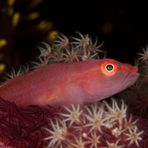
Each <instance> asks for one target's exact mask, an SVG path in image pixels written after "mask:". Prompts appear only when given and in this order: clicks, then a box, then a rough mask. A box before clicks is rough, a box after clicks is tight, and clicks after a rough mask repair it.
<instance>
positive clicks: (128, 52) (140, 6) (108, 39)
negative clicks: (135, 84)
mask: <svg viewBox="0 0 148 148" xmlns="http://www.w3.org/2000/svg"><path fill="white" fill-rule="evenodd" d="M5 2H6V1H1V2H0V4H1V5H0V8H4V7H6V3H5ZM29 2H31V0H16V3H15V4H14V10H15V11H16V12H21V16H23V15H24V16H25V15H26V14H27V13H30V12H31V11H38V12H39V13H40V14H41V15H40V18H39V19H40V20H44V19H45V20H48V21H51V22H53V24H54V25H53V27H52V28H51V31H52V30H56V31H58V32H60V33H63V34H65V35H67V36H75V35H76V32H77V31H79V32H80V33H82V34H90V36H92V38H93V39H94V40H95V38H96V37H97V38H98V39H99V41H100V42H101V41H104V45H103V49H104V50H106V51H107V57H109V58H115V59H117V60H120V61H121V62H128V63H134V59H135V58H136V57H137V53H139V52H141V48H145V47H146V45H147V42H148V23H147V18H148V10H147V4H146V1H142V0H87V1H83V0H43V1H42V2H41V3H40V4H39V5H38V6H36V7H35V8H33V9H32V10H28V7H29V6H28V5H29ZM1 10H2V9H1ZM1 18H2V15H0V19H1ZM8 19H9V18H8ZM0 21H1V22H0V23H1V24H4V25H0V28H1V29H0V37H3V34H4V36H6V37H7V38H9V40H11V44H8V45H9V46H7V48H6V49H4V50H1V51H0V52H1V53H3V51H4V53H7V54H4V56H3V57H7V58H3V59H2V60H1V61H3V62H4V63H6V65H7V67H12V66H13V67H15V66H16V65H17V66H20V65H24V64H26V63H27V62H28V61H32V60H34V59H35V57H36V56H37V54H38V49H37V46H38V44H39V43H40V42H41V41H46V39H45V36H46V32H44V33H37V32H36V31H34V32H33V31H31V30H34V25H33V24H35V23H37V21H39V20H37V21H34V22H33V23H30V22H29V23H28V22H27V21H20V22H19V23H18V26H17V28H15V30H11V29H10V28H6V26H7V25H5V23H3V21H4V20H2V19H1V20H0ZM8 26H9V25H8ZM26 28H27V29H26ZM9 29H10V31H9ZM6 32H7V33H6ZM10 32H12V33H10ZM12 57H13V58H12ZM17 66H16V67H17Z"/></svg>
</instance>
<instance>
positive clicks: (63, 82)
mask: <svg viewBox="0 0 148 148" xmlns="http://www.w3.org/2000/svg"><path fill="white" fill-rule="evenodd" d="M138 77H139V73H138V68H137V67H136V66H131V65H129V64H122V63H120V62H118V61H116V60H113V59H99V60H88V61H84V62H75V63H59V64H49V65H45V66H42V67H40V68H38V69H36V70H33V71H31V72H28V73H27V74H24V75H22V76H18V77H16V78H14V79H11V80H7V81H6V82H4V83H3V84H1V86H0V97H2V98H4V99H5V100H8V101H11V102H15V103H16V104H17V105H19V106H28V105H40V106H44V105H47V104H49V105H68V104H71V103H73V104H77V103H79V104H81V103H86V102H94V101H98V100H102V99H104V98H107V97H110V96H112V95H114V94H116V93H118V92H120V91H122V90H124V89H126V88H128V87H130V86H131V85H133V84H134V82H135V81H136V80H137V78H138Z"/></svg>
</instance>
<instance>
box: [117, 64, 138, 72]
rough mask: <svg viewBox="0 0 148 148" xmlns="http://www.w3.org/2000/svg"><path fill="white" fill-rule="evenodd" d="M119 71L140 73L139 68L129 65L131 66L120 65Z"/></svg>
mask: <svg viewBox="0 0 148 148" xmlns="http://www.w3.org/2000/svg"><path fill="white" fill-rule="evenodd" d="M119 70H120V71H123V72H133V73H138V67H137V66H132V65H129V64H122V65H120V68H119Z"/></svg>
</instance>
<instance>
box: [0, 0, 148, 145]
mask: <svg viewBox="0 0 148 148" xmlns="http://www.w3.org/2000/svg"><path fill="white" fill-rule="evenodd" d="M147 17H148V13H147V5H146V1H144V0H143V1H142V0H135V1H133V0H131V1H128V0H118V1H117V0H113V1H107V0H91V1H90V0H89V1H83V0H81V1H78V0H75V1H68V0H63V1H58V0H1V1H0V80H1V82H3V81H6V79H7V78H8V77H9V78H14V77H17V76H18V75H21V74H22V73H24V72H27V71H32V69H33V68H37V67H38V66H41V65H42V64H47V63H49V64H50V63H57V62H73V61H83V60H87V59H91V58H92V59H93V58H95V59H96V58H104V57H107V58H113V59H116V60H118V61H121V62H125V63H129V64H132V65H133V64H136V65H138V66H139V71H140V73H141V77H140V78H139V79H138V81H137V82H136V84H135V85H134V86H132V87H130V88H129V89H127V90H125V91H123V92H121V93H120V94H117V95H115V96H114V99H112V98H111V99H110V98H107V99H105V101H106V102H105V103H104V102H103V101H100V102H97V103H92V104H90V105H88V106H87V105H86V106H83V107H80V106H79V105H77V106H71V107H70V108H67V107H66V108H63V107H51V106H48V107H46V108H43V107H39V106H29V107H26V108H22V107H19V106H17V105H16V104H15V103H12V102H9V101H6V100H5V98H0V147H2V148H6V147H11V148H42V147H48V148H52V147H54V148H60V147H61V148H67V147H68V148H78V147H79V148H85V147H86V148H98V147H100V148H104V147H106V148H107V147H108V148H112V147H114V148H121V147H125V148H126V147H127V148H128V147H131V148H136V147H141V148H146V147H147V146H146V145H147V144H148V119H147V118H148V92H147V90H148V48H147V43H148V27H147V26H148V23H147ZM71 37H74V41H76V43H75V44H74V46H75V47H77V45H79V46H80V45H81V46H82V47H83V48H87V47H88V46H89V47H90V46H91V48H90V49H95V48H96V49H95V50H94V51H91V50H89V48H88V50H86V51H83V52H79V51H78V52H77V53H76V55H78V60H77V58H76V57H72V56H73V55H71V54H69V52H68V51H67V46H68V45H69V42H71ZM77 39H78V40H77ZM82 39H84V41H88V44H87V42H84V44H78V43H80V41H82ZM74 41H73V40H72V42H73V43H74ZM96 41H97V42H96ZM46 43H48V44H46ZM63 43H64V44H63ZM85 43H86V44H85ZM51 47H52V48H53V47H54V49H56V50H55V52H54V53H53V52H51ZM94 47H95V48H94ZM38 48H39V49H38ZM65 48H66V50H65ZM72 48H73V46H72ZM72 48H69V47H68V49H69V51H70V53H72V52H73V51H72ZM57 49H62V50H59V51H60V52H59V51H58V50H57ZM85 52H86V53H87V54H86V53H85ZM49 55H51V56H49ZM20 67H21V68H20ZM26 67H27V68H26ZM28 67H29V68H28ZM121 98H122V99H121ZM121 100H123V101H124V102H122V101H121ZM102 106H103V107H102ZM73 113H76V117H74V118H72V117H71V115H72V114H73ZM118 113H122V114H121V116H119V117H118V118H117V114H118ZM131 114H132V115H131ZM96 116H97V124H95V123H94V121H95V117H96ZM99 118H100V120H99V121H98V119H99ZM57 119H60V121H58V120H57ZM137 119H138V121H137ZM107 123H108V124H107ZM109 124H110V125H111V124H112V125H113V126H109ZM87 133H89V134H88V135H87ZM75 135H78V137H76V136H75ZM77 138H78V139H77ZM53 139H55V140H53ZM65 139H68V140H67V141H65ZM85 141H87V142H85ZM125 143H126V144H125Z"/></svg>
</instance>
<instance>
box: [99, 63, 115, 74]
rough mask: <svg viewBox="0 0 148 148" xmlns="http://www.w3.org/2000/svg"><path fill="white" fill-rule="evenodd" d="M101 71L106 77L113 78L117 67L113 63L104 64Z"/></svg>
mask: <svg viewBox="0 0 148 148" xmlns="http://www.w3.org/2000/svg"><path fill="white" fill-rule="evenodd" d="M101 71H102V72H103V73H104V74H105V75H106V76H113V75H114V74H116V72H117V65H116V63H113V62H104V63H103V64H102V66H101Z"/></svg>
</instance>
